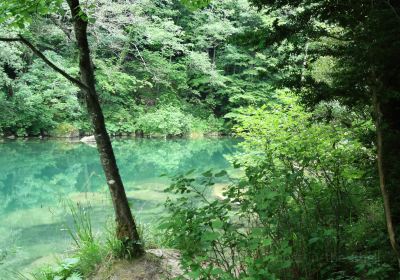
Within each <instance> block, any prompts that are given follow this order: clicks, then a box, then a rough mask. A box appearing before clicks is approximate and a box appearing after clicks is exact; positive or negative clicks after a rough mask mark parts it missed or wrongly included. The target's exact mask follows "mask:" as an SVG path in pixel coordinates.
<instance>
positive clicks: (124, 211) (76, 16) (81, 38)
mask: <svg viewBox="0 0 400 280" xmlns="http://www.w3.org/2000/svg"><path fill="white" fill-rule="evenodd" d="M67 3H68V6H69V8H70V11H71V15H72V19H73V23H74V32H75V37H76V43H77V47H78V52H79V69H80V75H81V76H80V79H77V78H74V77H72V76H71V75H69V74H68V73H66V72H65V71H63V70H62V69H60V68H59V67H57V66H56V65H55V64H54V63H52V62H51V61H50V60H48V59H47V58H46V57H45V55H44V54H43V53H42V52H40V51H39V50H38V49H37V48H36V47H35V46H34V45H32V44H31V43H30V42H29V41H28V40H27V39H25V38H24V37H23V36H22V35H18V37H16V38H1V39H0V41H5V42H21V43H23V44H25V45H26V46H27V47H29V48H30V49H31V50H32V51H33V52H34V53H35V54H36V55H37V56H38V57H40V58H41V59H42V60H43V61H44V62H45V63H46V64H48V65H49V66H50V67H51V68H53V69H54V70H56V71H57V72H58V73H60V74H61V75H63V76H64V77H65V78H67V79H68V80H69V81H71V82H72V83H73V84H74V85H76V86H78V87H79V88H80V90H81V91H83V92H84V97H85V101H86V106H87V110H88V112H89V115H90V118H91V122H92V125H93V129H94V135H95V139H96V144H97V148H98V151H99V155H100V160H101V163H102V166H103V170H104V173H105V176H106V179H107V184H108V186H109V190H110V193H111V198H112V201H113V205H114V211H115V219H116V227H117V228H116V235H117V237H118V238H119V239H120V240H121V241H123V243H124V244H125V246H126V248H127V251H128V252H129V253H130V254H131V255H132V256H140V255H142V254H143V252H144V251H143V246H142V244H141V242H140V238H139V234H138V231H137V228H136V224H135V221H134V219H133V216H132V213H131V210H130V208H129V204H128V199H127V196H126V193H125V189H124V185H123V182H122V179H121V176H120V174H119V170H118V166H117V163H116V159H115V155H114V151H113V148H112V145H111V141H110V137H109V135H108V133H107V130H106V126H105V121H104V116H103V112H102V109H101V107H100V103H99V99H98V95H97V92H96V88H95V75H94V70H93V64H92V61H91V56H90V48H89V43H88V38H87V26H88V20H89V18H88V16H87V14H86V13H85V11H84V10H83V8H82V6H81V4H80V2H79V0H67ZM59 4H60V1H40V2H37V3H36V1H11V0H10V1H7V2H6V3H2V4H1V5H0V14H1V15H2V17H4V18H8V20H9V21H10V22H13V23H14V24H18V25H20V26H22V25H23V23H24V21H25V20H26V19H27V18H29V17H30V16H31V15H32V13H35V12H36V11H39V12H40V13H42V14H46V13H48V12H49V11H50V9H52V8H53V9H55V8H56V7H57V5H59ZM10 13H11V15H12V17H9V14H10ZM3 21H4V20H3ZM6 23H7V22H6Z"/></svg>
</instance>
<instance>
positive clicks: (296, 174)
mask: <svg viewBox="0 0 400 280" xmlns="http://www.w3.org/2000/svg"><path fill="white" fill-rule="evenodd" d="M312 117H313V116H312V114H311V113H309V112H305V111H304V109H303V108H302V107H301V106H299V105H298V103H297V102H296V99H294V98H293V97H291V96H290V94H289V93H285V95H284V96H280V98H279V102H270V103H269V104H267V105H266V106H264V107H262V108H259V109H253V108H247V109H243V110H242V111H241V115H238V116H237V122H238V125H237V127H236V132H237V134H238V136H240V137H242V138H244V142H242V144H241V146H242V153H241V154H240V155H239V156H237V157H236V158H235V159H234V165H235V166H236V167H240V168H242V169H243V170H244V171H245V176H244V177H243V178H241V179H239V180H237V181H233V182H232V183H231V185H230V186H229V188H228V190H227V191H226V192H225V193H224V196H225V198H224V199H222V200H217V199H214V198H212V197H210V196H209V195H207V192H209V191H211V189H212V187H213V185H214V183H215V182H218V180H220V177H221V176H224V175H225V172H220V173H217V174H214V173H212V172H206V173H204V174H203V176H202V177H200V178H192V177H190V175H188V174H187V175H181V176H177V177H175V178H173V183H172V185H171V187H170V188H169V190H170V191H173V192H175V193H180V194H182V197H180V198H178V199H175V200H168V201H167V203H166V206H167V208H168V210H169V211H170V216H169V217H168V218H167V219H166V220H165V222H164V223H163V228H164V229H165V230H166V235H168V236H170V240H169V243H170V244H171V245H172V246H174V247H176V248H178V249H180V250H181V251H182V256H183V265H184V267H185V268H186V271H187V273H188V275H189V276H190V277H191V278H193V279H246V280H247V279H252V280H257V279H260V280H261V279H394V277H395V276H394V275H393V273H394V272H395V271H396V270H395V269H394V268H395V267H396V265H397V264H395V263H393V261H392V259H393V258H392V256H391V251H390V247H389V242H387V239H386V236H385V223H384V220H383V218H384V215H383V209H382V207H376V205H377V204H378V205H381V204H380V203H381V198H380V196H379V195H377V194H376V192H375V191H374V190H375V187H376V185H377V182H376V177H374V176H373V175H372V174H374V173H373V170H374V157H373V151H371V150H369V149H367V148H366V147H365V146H363V145H362V144H361V143H360V142H359V141H357V140H356V139H355V138H354V136H353V134H352V130H354V129H355V128H349V127H347V126H342V125H341V124H340V123H339V122H331V123H326V122H315V121H314V120H312ZM360 240H362V242H360Z"/></svg>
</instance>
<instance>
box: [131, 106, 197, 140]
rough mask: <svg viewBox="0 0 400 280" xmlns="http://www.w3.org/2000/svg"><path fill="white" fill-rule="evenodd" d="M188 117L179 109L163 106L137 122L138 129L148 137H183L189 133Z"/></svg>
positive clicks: (144, 115)
mask: <svg viewBox="0 0 400 280" xmlns="http://www.w3.org/2000/svg"><path fill="white" fill-rule="evenodd" d="M190 124H191V123H190V117H189V116H187V115H185V114H184V113H183V112H182V111H181V110H180V109H179V108H177V107H174V106H169V105H164V106H161V107H160V108H158V109H157V110H156V111H154V112H151V113H146V114H143V115H142V116H140V117H139V119H138V120H137V126H138V128H139V129H140V130H141V131H142V132H143V133H144V134H145V135H149V136H155V135H161V136H165V137H169V136H183V135H186V134H187V133H189V131H190Z"/></svg>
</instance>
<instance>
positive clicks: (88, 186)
mask: <svg viewBox="0 0 400 280" xmlns="http://www.w3.org/2000/svg"><path fill="white" fill-rule="evenodd" d="M237 142H238V141H237V140H233V139H228V138H222V139H196V140H186V139H176V140H167V141H166V140H157V139H125V140H115V141H113V146H114V149H115V153H116V157H117V161H118V165H119V168H120V171H121V175H122V177H123V180H124V182H125V187H126V191H127V195H128V199H129V202H130V203H131V204H132V206H133V211H134V213H135V214H136V216H137V218H138V219H140V220H141V221H142V222H150V221H151V222H153V221H154V217H155V216H157V214H159V213H162V211H163V209H162V203H163V202H164V201H165V199H166V197H167V194H166V193H164V192H163V189H164V188H165V187H166V186H167V185H168V179H166V178H160V177H159V176H160V175H161V174H170V175H174V174H178V173H182V172H185V171H188V170H191V169H196V170H198V172H202V171H206V170H209V169H228V168H230V165H229V163H228V161H227V160H226V158H225V157H226V156H227V155H231V154H233V153H234V152H235V151H236V144H237ZM66 199H68V200H71V201H73V202H76V203H84V202H86V201H90V204H91V205H92V210H93V211H92V212H93V213H92V217H93V222H94V224H95V225H98V226H100V225H102V224H104V223H105V220H106V218H107V217H111V216H112V208H111V205H110V202H109V198H108V190H107V186H106V184H105V179H104V175H103V173H102V169H101V166H100V162H99V159H98V154H97V150H96V149H95V148H93V147H91V146H88V145H85V144H82V143H70V142H66V141H55V140H46V141H43V140H42V141H41V140H30V141H4V142H2V143H0V279H3V278H2V271H5V270H6V268H7V270H9V269H15V270H19V271H22V270H24V269H26V268H27V267H29V266H30V265H31V264H32V263H33V262H35V261H36V260H38V259H40V258H43V257H45V256H48V255H52V254H60V253H63V252H64V251H65V250H66V249H67V248H68V246H69V245H70V244H71V243H70V242H71V241H70V239H69V237H68V235H67V234H66V232H65V231H63V230H62V229H63V227H64V225H65V224H66V223H68V221H70V220H71V217H70V216H69V215H68V214H66V213H67V211H65V209H63V208H62V207H60V201H63V200H66ZM3 277H4V276H3Z"/></svg>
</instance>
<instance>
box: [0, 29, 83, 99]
mask: <svg viewBox="0 0 400 280" xmlns="http://www.w3.org/2000/svg"><path fill="white" fill-rule="evenodd" d="M0 42H21V43H23V44H24V45H26V46H27V47H28V48H30V49H31V50H32V52H33V53H34V54H36V55H37V56H38V57H39V58H40V59H42V60H43V61H44V62H45V63H46V64H47V65H48V66H50V67H51V68H52V69H53V70H54V71H56V72H58V73H60V74H61V75H62V76H63V77H64V78H66V79H67V80H68V81H70V82H71V83H73V84H74V85H76V86H77V87H79V88H80V89H81V90H85V91H86V90H88V87H87V86H86V85H85V84H84V83H82V82H81V81H80V80H78V79H77V78H74V77H72V76H71V75H69V74H68V73H67V72H65V71H64V70H62V69H61V68H59V67H58V66H57V65H55V64H54V63H53V62H51V61H50V60H49V59H48V58H47V57H46V56H45V55H44V54H43V53H42V52H41V51H40V50H38V49H37V48H36V47H35V46H34V45H32V43H31V42H29V41H28V40H27V39H25V38H24V37H23V36H22V35H18V37H17V38H2V37H0Z"/></svg>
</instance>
